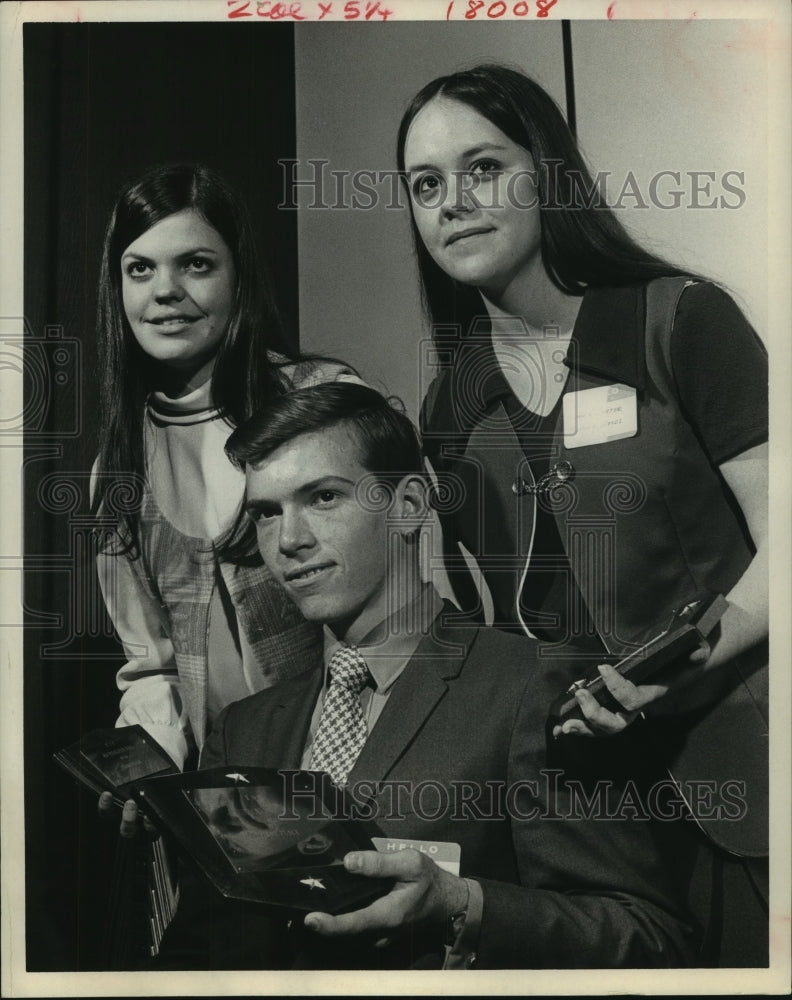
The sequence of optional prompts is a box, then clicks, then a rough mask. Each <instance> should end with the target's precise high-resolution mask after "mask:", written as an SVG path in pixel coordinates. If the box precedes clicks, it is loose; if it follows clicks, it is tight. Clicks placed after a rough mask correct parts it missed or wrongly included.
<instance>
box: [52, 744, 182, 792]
mask: <svg viewBox="0 0 792 1000" xmlns="http://www.w3.org/2000/svg"><path fill="white" fill-rule="evenodd" d="M52 756H53V759H54V760H55V762H56V763H57V764H60V766H61V767H62V768H64V769H65V770H66V771H68V772H69V774H71V775H72V777H74V778H76V779H77V780H78V781H79V782H81V784H83V785H86V786H87V787H88V788H90V789H91V790H92V791H94V792H96V793H97V795H98V794H100V793H101V792H112V793H113V800H114V801H115V802H116V803H117V804H118V805H120V806H122V805H123V804H124V802H125V801H126V799H129V798H133V791H132V782H134V781H137V780H138V779H139V778H147V777H150V776H151V775H155V774H178V773H179V769H178V767H177V766H176V765H175V764H174V763H173V761H172V760H171V758H170V757H169V755H168V754H167V753H166V752H165V751H164V750H163V749H162V747H161V746H160V745H159V743H157V741H156V740H155V739H154V738H153V737H152V736H149V734H148V733H147V732H146V730H145V729H143V727H142V726H119V727H117V728H115V729H94V730H93V731H92V732H90V733H88V734H87V735H85V736H83V737H82V739H80V740H78V741H77V742H76V743H73V744H72V745H71V746H68V747H66V748H65V749H64V750H59V751H57V753H54V754H53V755H52Z"/></svg>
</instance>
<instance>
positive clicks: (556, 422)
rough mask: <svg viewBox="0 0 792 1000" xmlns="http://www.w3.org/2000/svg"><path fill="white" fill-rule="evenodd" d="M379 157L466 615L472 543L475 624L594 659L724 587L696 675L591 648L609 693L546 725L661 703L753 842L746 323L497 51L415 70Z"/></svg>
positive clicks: (756, 552) (761, 715)
mask: <svg viewBox="0 0 792 1000" xmlns="http://www.w3.org/2000/svg"><path fill="white" fill-rule="evenodd" d="M398 167H399V170H400V171H403V174H402V176H403V178H404V181H405V185H406V188H407V190H408V192H409V202H410V211H411V219H412V228H413V235H414V240H415V247H416V253H417V257H418V264H419V271H420V279H421V284H422V291H423V296H424V302H425V306H426V311H427V314H428V317H429V319H430V321H431V322H432V324H433V328H434V335H435V340H436V343H437V346H438V349H439V350H438V359H439V366H440V371H439V374H438V375H437V377H436V378H435V380H434V382H433V384H432V385H431V387H430V389H429V391H428V393H427V396H426V399H425V400H424V403H423V408H422V430H423V435H424V442H425V449H426V452H427V455H428V457H429V459H430V461H431V464H432V466H433V468H434V470H435V472H436V473H437V475H438V477H439V478H440V481H441V487H442V486H443V485H444V486H445V487H446V488H447V490H448V496H449V497H450V500H449V502H448V504H446V506H445V507H443V506H442V505H441V506H440V517H441V522H442V526H443V536H444V537H443V541H444V549H445V554H446V558H447V564H448V570H449V577H450V579H451V581H452V584H453V585H454V588H455V591H456V594H457V597H458V600H459V602H460V604H461V606H462V608H463V609H464V610H466V611H467V612H469V613H470V614H471V615H473V616H476V615H480V614H482V613H483V608H484V603H485V601H483V599H482V598H481V596H480V594H479V592H478V590H477V588H476V587H475V586H474V585H473V579H472V577H471V575H470V573H469V572H468V568H467V567H468V565H469V564H470V562H471V561H473V562H475V563H476V564H477V568H478V570H479V574H480V577H482V578H483V580H484V582H485V583H486V585H487V586H486V590H487V598H486V599H487V600H489V601H490V602H491V609H492V618H493V620H494V624H496V625H497V626H499V627H503V628H516V629H524V630H525V631H527V632H529V634H532V635H534V636H536V637H537V638H539V639H540V640H542V641H543V643H544V644H545V653H546V654H547V657H548V661H547V662H548V663H549V664H552V657H553V656H554V655H570V651H571V650H572V649H574V650H580V651H582V652H584V653H585V654H586V655H587V656H588V657H589V658H590V660H591V661H593V662H597V659H598V658H599V657H603V656H604V655H605V654H617V655H624V654H625V653H627V652H629V651H630V650H631V649H634V648H635V647H636V646H638V645H639V644H640V643H642V642H645V641H646V640H648V639H649V638H651V637H652V636H654V635H655V634H657V633H658V632H659V631H660V630H661V629H662V628H663V627H664V625H665V624H666V622H667V621H668V619H669V617H670V615H671V612H672V610H673V609H674V608H675V607H678V606H680V605H683V604H685V603H686V602H687V601H689V600H690V598H691V596H693V595H694V594H696V593H697V592H698V591H699V590H702V589H708V590H711V591H715V592H722V593H723V594H725V595H726V597H727V599H728V602H729V607H728V610H727V611H726V612H725V614H724V615H723V618H722V621H721V623H720V628H719V632H718V635H717V637H716V640H715V641H714V642H713V643H712V648H711V651H710V650H701V651H699V652H697V654H695V655H694V657H693V659H694V661H697V662H695V663H694V664H693V665H690V666H689V667H688V668H687V669H686V670H683V671H682V673H686V674H687V675H688V678H695V680H693V681H691V683H690V684H687V685H684V684H682V678H679V679H677V680H676V681H675V682H674V685H672V689H671V691H670V692H669V693H667V692H668V685H667V684H659V683H658V684H646V685H642V686H640V687H636V686H634V685H630V684H629V682H626V681H624V680H622V679H621V678H620V677H619V676H618V675H617V674H616V673H615V672H614V671H613V670H612V668H610V667H608V666H605V667H603V668H602V673H603V678H604V680H605V683H606V684H607V686H608V687H609V688H610V689H611V691H612V692H613V694H614V695H615V696H616V697H617V700H619V701H620V702H621V704H622V705H623V707H624V710H623V711H621V712H608V711H607V710H605V709H604V708H601V707H600V706H599V705H598V704H597V702H596V701H595V700H594V699H593V697H592V696H591V695H589V694H588V693H587V692H585V691H584V692H580V693H579V694H578V696H577V697H578V698H579V703H580V706H581V708H582V710H583V713H584V715H585V717H586V720H587V725H584V723H582V722H581V723H576V722H570V723H567V724H566V725H565V726H564V729H563V732H564V733H569V732H571V731H574V730H578V731H584V730H585V731H589V730H594V731H596V730H600V731H603V732H607V733H613V732H616V731H619V730H621V729H623V728H625V727H626V726H628V725H629V724H631V723H633V722H634V720H635V719H636V717H637V716H638V713H639V711H640V710H641V709H647V712H648V713H650V714H655V713H656V714H657V715H659V714H660V713H665V720H666V724H667V727H668V728H666V729H664V730H663V732H666V733H668V732H673V738H672V739H670V740H669V741H668V742H667V743H666V745H665V748H664V749H665V752H666V753H667V756H668V758H669V759H670V760H671V761H672V762H674V764H675V766H676V764H679V763H680V761H684V763H685V764H690V765H691V768H692V770H691V771H689V772H687V773H688V774H689V775H690V776H691V777H695V778H702V779H703V778H707V777H712V776H713V774H717V775H720V776H723V777H726V778H738V777H744V778H745V779H746V782H747V788H746V790H745V799H744V801H745V803H747V808H746V810H745V812H744V815H743V816H742V817H739V818H740V822H731V823H729V822H724V823H720V824H709V825H707V831H708V832H709V834H710V836H711V837H713V839H714V840H715V841H716V842H717V843H719V844H721V845H722V846H723V847H724V848H725V849H726V850H728V851H731V852H734V853H738V854H746V855H749V856H753V855H761V854H763V853H766V849H767V839H766V838H767V814H766V780H767V774H766V771H767V725H766V724H767V687H766V678H767V672H766V664H767V660H766V652H767V646H766V641H767V631H768V608H767V603H768V602H767V575H768V569H767V446H766V442H767V405H766V400H767V379H768V373H767V359H766V353H765V351H764V348H763V346H762V344H761V342H760V341H759V339H758V337H757V336H756V334H755V333H754V331H753V330H752V329H751V327H750V325H749V324H748V322H747V321H746V319H745V317H744V316H743V314H742V313H741V311H740V310H739V309H738V307H737V306H736V305H735V304H734V302H733V300H732V299H731V298H730V297H729V296H728V295H727V294H726V293H725V292H724V291H723V290H722V289H720V288H719V287H718V286H716V285H715V284H713V283H711V282H708V281H706V280H704V279H702V278H701V277H699V276H697V275H695V274H691V273H689V272H688V271H686V270H685V269H683V268H680V267H677V266H675V265H673V264H671V263H668V262H666V261H664V260H662V259H660V258H659V257H656V256H655V255H653V254H651V253H649V252H648V251H647V250H645V249H644V248H642V247H641V246H640V245H639V244H638V243H637V242H636V241H635V240H634V239H633V238H632V237H631V236H630V235H629V234H628V233H627V231H626V230H625V229H624V227H623V226H622V225H621V223H620V222H619V221H618V219H617V218H616V216H615V214H614V212H613V211H612V210H611V209H610V208H608V206H607V205H606V204H605V203H604V199H603V198H602V196H601V194H599V193H598V191H597V189H596V188H595V186H594V183H593V181H592V177H591V173H590V172H589V170H588V168H587V166H586V164H585V162H584V160H583V158H582V156H581V154H580V152H579V150H578V148H577V144H576V142H575V139H574V137H573V136H572V134H571V132H570V130H569V128H568V126H567V124H566V122H565V120H564V118H563V115H562V114H561V112H560V111H559V109H558V108H557V106H556V105H555V103H554V102H553V100H552V99H551V98H550V97H549V96H548V95H547V94H546V93H545V92H544V90H542V88H541V87H539V86H538V85H537V84H536V83H535V82H534V81H532V80H531V79H529V78H528V77H527V76H525V75H524V74H522V73H521V72H519V71H517V70H514V69H510V68H508V67H504V66H499V65H481V66H477V67H474V68H472V69H470V70H467V71H461V72H458V73H454V74H452V75H450V76H445V77H440V78H438V79H436V80H433V81H432V82H431V83H429V84H427V85H426V86H425V87H424V88H423V89H422V90H421V91H420V92H419V93H418V94H417V96H416V97H415V98H414V100H413V101H412V103H411V104H410V106H409V108H408V109H407V111H406V113H405V115H404V117H403V119H402V122H401V125H400V128H399V133H398ZM441 494H442V490H441ZM568 644H569V645H568ZM705 659H706V662H704V663H702V662H701V661H702V660H705ZM582 672H583V668H581V673H582ZM560 693H561V692H559V694H560ZM637 724H638V725H639V726H642V725H644V722H643V721H640V720H639V722H638V723H637ZM650 724H651V723H646V725H650ZM735 726H736V727H737V728H736V729H735ZM631 728H633V727H631ZM674 741H676V742H674ZM680 746H681V747H682V749H683V750H684V751H685V754H683V755H677V753H676V751H677V750H678V749H679V748H680ZM718 758H721V759H720V760H719V762H718V763H716V760H717V759H718ZM680 766H681V765H680ZM732 766H734V768H735V769H734V770H732ZM730 818H732V819H733V818H735V817H733V816H732V817H730ZM760 877H761V876H760ZM765 944H766V941H765Z"/></svg>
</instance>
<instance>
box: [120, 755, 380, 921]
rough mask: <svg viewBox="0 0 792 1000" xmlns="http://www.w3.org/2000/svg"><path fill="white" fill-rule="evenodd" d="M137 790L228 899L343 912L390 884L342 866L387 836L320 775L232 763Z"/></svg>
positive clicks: (141, 784) (147, 782)
mask: <svg viewBox="0 0 792 1000" xmlns="http://www.w3.org/2000/svg"><path fill="white" fill-rule="evenodd" d="M133 791H134V794H135V796H136V798H137V799H138V802H139V803H140V805H141V807H142V808H143V809H144V810H145V812H146V813H147V815H148V816H149V817H150V818H151V819H152V820H153V821H154V822H155V823H156V824H157V825H158V826H159V827H160V828H161V829H162V830H163V831H167V832H168V833H169V834H170V835H171V836H172V837H173V838H174V839H175V840H176V841H177V842H178V844H179V845H180V846H181V848H182V850H183V851H184V852H185V853H186V854H187V855H189V857H191V858H192V859H193V860H194V861H195V862H196V864H197V865H198V866H199V867H200V868H201V870H202V871H203V872H204V874H205V875H206V876H207V878H208V879H209V880H210V881H211V882H212V883H213V884H214V885H215V887H216V888H217V889H218V890H219V891H220V892H221V893H222V894H223V895H224V896H227V897H229V898H232V899H241V900H247V901H251V902H259V903H268V904H270V905H274V906H283V907H289V908H291V909H296V910H302V911H310V910H322V911H324V912H326V913H337V912H339V911H341V910H344V909H350V908H356V907H357V906H360V905H363V904H364V903H366V902H368V901H370V900H372V899H374V898H376V897H377V896H380V895H383V893H385V892H387V891H388V889H390V887H391V886H392V884H393V882H392V880H390V879H375V878H368V877H366V876H361V875H355V874H353V873H350V872H348V871H347V870H346V869H345V868H344V866H343V863H342V862H343V858H344V855H345V854H347V853H348V852H349V851H353V850H369V851H370V850H374V845H373V843H372V837H376V836H378V835H381V831H380V830H379V829H378V827H377V826H376V824H374V823H372V822H369V821H363V820H360V819H355V818H353V810H352V808H351V804H350V802H349V800H348V798H347V797H346V796H345V795H344V793H343V792H342V791H341V790H340V789H338V788H336V787H335V785H333V783H332V782H331V780H330V777H329V775H327V774H325V773H324V772H321V771H288V770H282V771H276V770H272V769H269V768H261V767H237V766H233V765H228V766H226V767H219V768H210V769H207V770H202V771H192V772H188V773H186V774H175V775H165V776H160V777H154V778H147V779H141V780H139V781H136V782H135V783H134V786H133Z"/></svg>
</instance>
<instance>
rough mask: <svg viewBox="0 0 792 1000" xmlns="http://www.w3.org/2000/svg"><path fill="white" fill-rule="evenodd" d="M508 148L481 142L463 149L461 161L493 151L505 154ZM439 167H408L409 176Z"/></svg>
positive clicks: (417, 165)
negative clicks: (419, 171)
mask: <svg viewBox="0 0 792 1000" xmlns="http://www.w3.org/2000/svg"><path fill="white" fill-rule="evenodd" d="M505 149H506V146H502V145H500V144H499V143H497V142H480V143H478V144H477V145H475V146H470V147H468V149H463V150H462V152H461V153H459V159H460V160H468V159H470V157H471V156H478V155H479V153H486V152H490V151H492V150H496V151H497V152H503V151H504V150H505ZM436 169H437V167H436V166H435V165H434V164H433V163H416V164H415V166H411V167H407V173H408V174H414V173H416V172H417V171H418V170H436Z"/></svg>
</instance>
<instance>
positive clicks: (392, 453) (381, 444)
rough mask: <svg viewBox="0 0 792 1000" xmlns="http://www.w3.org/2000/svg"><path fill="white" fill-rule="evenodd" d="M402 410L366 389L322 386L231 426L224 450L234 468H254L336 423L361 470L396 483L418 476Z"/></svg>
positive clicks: (417, 452)
mask: <svg viewBox="0 0 792 1000" xmlns="http://www.w3.org/2000/svg"><path fill="white" fill-rule="evenodd" d="M403 410H404V408H403V404H402V403H401V401H400V400H399V399H397V398H396V397H390V398H388V399H386V398H385V397H384V396H383V395H382V394H381V393H379V392H377V391H376V389H371V388H369V387H368V386H365V385H360V384H359V383H356V382H323V383H321V384H319V385H312V386H306V387H305V388H303V389H293V390H292V391H291V392H287V393H285V394H284V395H282V396H279V397H277V398H276V399H274V400H273V401H272V402H271V403H270V404H269V405H268V406H267V407H266V408H265V409H263V410H259V411H258V412H257V413H255V414H254V415H253V416H252V417H251V418H250V419H249V420H246V421H245V423H243V424H240V426H239V427H237V429H236V430H235V431H234V432H233V434H232V435H231V436H230V437H229V439H228V441H227V442H226V446H225V450H226V454H227V455H228V457H229V458H230V459H231V461H232V462H233V463H234V465H236V466H237V468H239V469H245V468H246V467H247V466H248V465H251V466H253V467H254V468H255V466H256V465H258V464H259V463H261V462H263V461H264V459H266V458H267V457H268V456H269V455H271V454H272V453H273V452H274V451H276V450H277V449H278V448H280V447H281V446H282V445H284V444H287V443H288V442H289V441H292V440H294V438H296V437H297V436H298V435H300V434H310V433H312V432H314V431H322V430H325V429H327V428H329V427H335V426H337V425H339V424H340V425H342V426H344V427H346V428H347V430H348V431H349V433H350V435H351V437H352V438H353V440H355V441H356V442H357V444H358V447H359V457H360V464H361V465H362V466H363V468H364V469H366V470H367V471H368V472H371V473H374V475H375V476H376V477H377V478H378V479H379V480H381V481H383V482H389V483H396V482H398V481H399V480H401V479H402V478H403V477H404V476H406V475H410V474H411V473H414V474H422V473H423V472H424V465H423V457H422V455H421V445H420V442H419V440H418V434H417V432H416V430H415V427H414V426H413V424H412V422H411V421H410V420H409V419H408V417H407V416H406V415H405V414H404V412H403Z"/></svg>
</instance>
